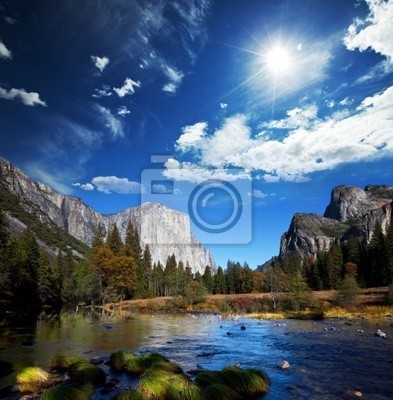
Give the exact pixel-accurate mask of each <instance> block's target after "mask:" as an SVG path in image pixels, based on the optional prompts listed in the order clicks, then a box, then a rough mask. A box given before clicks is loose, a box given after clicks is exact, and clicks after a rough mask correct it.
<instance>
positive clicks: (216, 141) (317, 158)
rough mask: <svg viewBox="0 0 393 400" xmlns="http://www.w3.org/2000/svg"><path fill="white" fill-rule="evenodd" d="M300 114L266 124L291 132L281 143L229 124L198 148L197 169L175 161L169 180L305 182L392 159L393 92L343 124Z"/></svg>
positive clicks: (238, 120)
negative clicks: (207, 177)
mask: <svg viewBox="0 0 393 400" xmlns="http://www.w3.org/2000/svg"><path fill="white" fill-rule="evenodd" d="M301 111H302V110H300V109H293V110H290V111H288V113H287V114H288V118H286V119H284V120H279V121H270V122H269V123H267V124H268V125H269V127H270V128H276V129H282V128H286V129H290V130H289V132H288V133H287V135H286V136H285V137H284V138H283V139H281V140H278V139H274V138H269V137H265V136H262V137H254V138H253V137H252V133H251V130H250V128H249V127H248V125H247V124H246V117H245V116H242V115H237V116H234V117H230V118H227V119H225V120H224V123H223V125H222V127H221V128H219V129H218V130H216V131H215V132H213V133H212V134H211V135H205V136H202V137H201V138H200V140H198V141H197V142H195V143H194V150H195V153H194V154H195V160H196V161H195V162H194V163H193V164H191V163H181V162H179V161H177V162H178V169H169V168H168V169H167V172H168V175H170V176H171V177H173V178H174V179H176V178H178V179H183V180H187V178H188V179H190V181H192V182H195V180H198V179H197V178H196V177H195V176H196V175H198V174H200V175H203V174H208V173H205V172H204V170H205V169H206V170H209V171H210V170H212V169H214V168H217V167H238V168H244V169H245V170H246V171H250V170H253V171H255V172H256V173H258V175H259V177H260V179H263V180H265V181H266V182H276V181H279V180H282V181H291V182H306V181H308V180H309V179H310V177H309V174H311V173H313V172H317V171H325V170H329V169H334V168H336V167H337V166H339V165H341V164H346V163H352V162H361V161H362V162H367V161H371V160H375V159H378V158H382V157H393V135H392V120H393V86H391V87H389V88H388V89H386V90H385V91H383V92H381V93H377V94H375V95H373V96H370V97H367V98H365V99H364V100H363V102H362V103H361V105H360V106H359V107H358V108H357V109H356V110H354V111H353V112H352V114H349V113H341V114H340V118H335V117H334V116H335V115H336V114H333V115H332V116H329V117H326V118H324V119H321V118H318V117H317V110H316V108H315V109H313V108H312V109H311V111H310V109H309V110H308V114H307V115H308V116H307V118H304V117H299V116H301V115H302V112H301ZM172 164H173V163H172ZM172 167H173V165H172ZM198 167H199V168H200V169H201V170H200V171H199V170H198ZM187 169H189V170H191V172H190V171H187ZM173 171H174V172H173Z"/></svg>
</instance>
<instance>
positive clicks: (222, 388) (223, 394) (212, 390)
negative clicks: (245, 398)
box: [203, 383, 242, 400]
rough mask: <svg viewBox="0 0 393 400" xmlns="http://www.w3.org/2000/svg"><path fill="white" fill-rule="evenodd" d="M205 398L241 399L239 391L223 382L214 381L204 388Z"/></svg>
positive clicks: (206, 399) (207, 399)
mask: <svg viewBox="0 0 393 400" xmlns="http://www.w3.org/2000/svg"><path fill="white" fill-rule="evenodd" d="M203 394H204V396H205V400H241V399H242V397H241V396H240V395H239V393H237V392H235V391H234V390H233V389H231V388H230V387H228V386H226V385H223V384H221V383H214V384H212V385H209V386H206V387H205V389H203Z"/></svg>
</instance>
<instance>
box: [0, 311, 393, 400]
mask: <svg viewBox="0 0 393 400" xmlns="http://www.w3.org/2000/svg"><path fill="white" fill-rule="evenodd" d="M242 327H243V328H242ZM244 328H245V329H244ZM378 328H379V329H381V330H382V331H384V332H385V333H386V334H387V338H386V339H382V338H379V337H376V336H375V335H374V333H375V331H376V329H378ZM120 349H123V350H129V351H132V352H135V353H140V354H144V353H148V352H159V353H161V354H163V355H165V356H166V357H168V358H169V359H170V360H171V361H174V362H176V363H178V364H180V365H181V366H182V368H183V369H184V370H185V371H188V370H193V369H197V368H206V369H213V370H216V369H221V368H223V367H225V366H227V365H232V364H239V365H240V366H241V367H243V368H256V369H261V370H263V371H265V372H266V373H267V375H268V376H269V378H270V380H271V390H270V392H269V394H267V395H266V396H264V397H263V399H266V400H278V399H280V400H282V399H326V400H329V399H332V400H333V399H334V400H336V399H343V398H348V397H349V398H352V397H351V396H353V398H359V397H356V396H355V394H354V393H355V392H361V394H362V396H361V398H362V399H370V400H371V399H372V400H382V399H386V400H387V399H392V398H393V321H392V320H356V321H351V322H348V321H336V320H328V321H316V322H313V321H295V320H284V321H279V322H276V321H258V320H253V319H248V318H245V317H240V318H227V319H225V318H221V317H220V316H219V315H214V314H154V315H136V316H135V317H134V318H132V319H128V320H123V321H118V320H112V319H110V318H108V317H106V319H102V318H100V319H97V318H94V317H93V316H91V315H83V314H62V315H61V316H60V317H56V318H52V319H46V318H45V319H42V320H40V321H39V322H37V323H36V324H33V325H28V324H26V325H19V326H13V327H6V328H0V360H3V361H7V362H10V363H12V364H13V366H14V369H15V370H18V369H20V368H22V367H24V366H30V365H37V366H40V367H42V368H44V369H48V368H49V364H50V360H51V358H52V357H53V356H54V355H56V354H74V355H82V356H84V357H86V359H89V358H92V357H96V356H100V357H104V360H107V359H108V357H109V355H110V354H111V353H112V352H114V351H116V350H120ZM283 360H287V361H288V362H289V363H290V366H291V367H290V368H289V369H288V370H281V369H280V368H279V364H280V362H282V361H283ZM104 368H107V367H104ZM106 371H107V372H108V373H109V370H107V369H106ZM12 378H13V376H12V375H9V376H6V377H3V378H0V388H1V387H4V386H6V385H7V384H9V383H10V382H11V381H12ZM125 379H128V378H126V377H124V376H123V378H122V381H120V383H119V386H120V387H124V388H125V387H127V386H129V385H130V384H131V385H132V384H135V383H136V381H134V382H130V381H126V380H125ZM114 393H115V392H112V393H111V394H110V395H107V394H106V395H102V394H100V393H99V391H97V393H96V394H95V397H94V400H101V399H105V398H107V399H110V398H111V397H112V396H113V394H114Z"/></svg>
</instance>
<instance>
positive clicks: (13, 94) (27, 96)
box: [0, 86, 46, 107]
mask: <svg viewBox="0 0 393 400" xmlns="http://www.w3.org/2000/svg"><path fill="white" fill-rule="evenodd" d="M0 98H2V99H6V100H16V101H20V102H22V103H23V104H25V105H26V106H30V107H34V106H37V105H39V106H43V107H46V103H45V101H42V100H41V99H40V95H39V94H38V93H36V92H26V90H25V89H10V90H8V91H7V89H4V88H2V87H1V86H0Z"/></svg>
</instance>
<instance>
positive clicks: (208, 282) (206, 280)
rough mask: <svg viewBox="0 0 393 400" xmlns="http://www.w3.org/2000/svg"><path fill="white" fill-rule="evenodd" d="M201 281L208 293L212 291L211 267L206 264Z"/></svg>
mask: <svg viewBox="0 0 393 400" xmlns="http://www.w3.org/2000/svg"><path fill="white" fill-rule="evenodd" d="M202 280H203V283H204V285H205V287H206V289H207V291H208V292H209V293H213V275H212V270H211V268H210V267H209V266H208V265H207V266H206V268H205V271H204V273H203V275H202Z"/></svg>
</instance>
